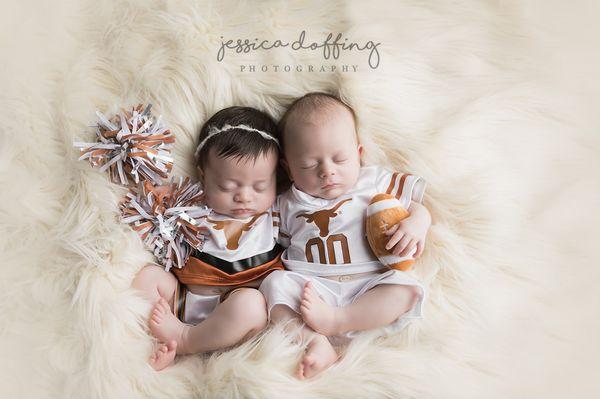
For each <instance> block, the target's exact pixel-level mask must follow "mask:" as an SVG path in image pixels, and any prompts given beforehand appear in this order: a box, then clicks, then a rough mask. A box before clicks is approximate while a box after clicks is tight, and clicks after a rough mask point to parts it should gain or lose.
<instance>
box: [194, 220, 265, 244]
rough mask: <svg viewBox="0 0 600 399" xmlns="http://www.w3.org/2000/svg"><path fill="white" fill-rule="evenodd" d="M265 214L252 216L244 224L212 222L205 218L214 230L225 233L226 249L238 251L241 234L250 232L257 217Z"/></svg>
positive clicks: (225, 221) (229, 221)
mask: <svg viewBox="0 0 600 399" xmlns="http://www.w3.org/2000/svg"><path fill="white" fill-rule="evenodd" d="M266 214H267V212H263V213H259V214H258V215H254V217H253V218H252V219H250V221H248V222H246V223H244V222H242V221H241V220H212V219H210V218H209V217H208V216H206V217H205V218H206V220H207V221H208V222H209V223H211V224H212V225H213V226H214V229H215V230H223V233H225V237H226V238H227V249H238V247H239V245H240V238H241V237H242V233H243V232H244V231H248V230H250V228H251V227H252V225H253V224H254V222H256V221H257V220H258V218H259V217H261V216H262V215H266Z"/></svg>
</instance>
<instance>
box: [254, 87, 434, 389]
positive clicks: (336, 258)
mask: <svg viewBox="0 0 600 399" xmlns="http://www.w3.org/2000/svg"><path fill="white" fill-rule="evenodd" d="M280 143H281V146H282V150H283V153H284V160H283V161H282V163H283V165H284V167H285V168H286V170H287V171H288V174H289V176H290V179H291V180H292V181H293V185H292V187H291V188H290V189H289V190H288V191H287V192H286V193H284V194H282V195H281V196H280V197H279V198H278V201H277V202H278V205H279V211H280V214H281V226H280V235H281V236H282V237H283V239H282V240H281V242H282V244H283V245H284V246H286V247H287V249H286V251H285V252H284V253H283V255H282V261H283V263H284V265H285V267H286V269H287V270H282V271H274V272H273V273H271V274H270V275H269V276H267V277H266V278H265V279H264V281H263V283H262V285H261V287H260V290H261V291H262V292H263V294H264V295H265V298H266V300H267V306H268V310H269V315H270V319H271V320H273V321H286V322H287V321H290V320H298V321H300V319H301V321H302V322H303V326H302V328H301V330H300V331H301V337H299V338H301V340H302V342H308V344H307V348H306V352H305V354H304V355H303V358H302V359H301V361H300V363H299V364H298V367H297V370H296V373H297V376H298V377H299V378H301V379H304V378H310V377H313V376H315V375H318V374H319V373H321V372H322V371H323V370H325V369H326V368H328V367H329V366H330V365H332V364H333V363H335V362H336V361H337V359H338V357H339V356H338V353H337V351H336V350H335V348H334V346H333V345H332V343H331V341H330V338H331V339H334V340H335V339H340V338H344V337H346V338H350V337H353V336H355V334H356V333H357V332H359V331H364V330H372V329H380V330H381V332H382V333H384V334H389V333H393V332H397V331H399V330H401V329H402V328H403V327H404V326H405V325H406V324H407V323H408V322H409V321H410V320H412V319H415V318H420V317H421V307H422V303H423V300H424V296H425V290H424V287H423V285H422V284H421V283H420V282H419V281H418V280H417V279H415V277H413V276H411V275H410V274H409V273H407V272H405V271H404V270H407V269H408V268H410V266H411V265H412V263H414V260H415V259H416V258H418V257H419V256H420V255H421V253H422V251H423V248H424V244H425V238H426V234H427V231H428V229H429V226H430V224H431V216H430V214H429V212H428V211H427V209H426V208H425V207H424V206H423V205H422V204H421V202H422V200H423V193H424V189H425V182H424V181H423V179H421V178H419V177H417V176H413V175H411V174H406V173H405V174H403V173H392V172H389V171H387V170H386V169H384V168H382V167H379V166H368V167H361V162H360V159H361V155H362V151H363V149H362V146H361V145H360V144H358V139H357V133H356V128H355V117H354V112H353V111H352V109H351V108H350V107H349V106H347V105H346V104H345V103H343V102H342V101H341V100H339V99H338V98H336V97H334V96H331V95H328V94H325V93H310V94H307V95H306V96H304V97H302V98H300V99H298V100H296V101H295V102H294V103H293V104H292V105H291V106H290V108H289V109H288V110H287V112H286V113H285V115H284V116H283V118H282V121H281V122H280ZM377 194H381V196H377V197H376V195H377ZM374 197H376V198H382V199H383V201H381V202H379V203H377V204H373V205H372V207H374V208H371V207H369V203H370V202H371V201H372V199H373V198H374ZM394 202H395V203H396V204H397V208H399V209H400V211H401V212H404V216H402V215H400V218H399V219H398V218H396V219H393V218H392V219H389V220H390V221H394V220H395V222H394V223H391V222H390V224H389V225H387V226H385V225H384V226H383V227H382V229H383V231H384V233H383V235H382V237H384V241H385V242H383V243H382V246H381V251H379V252H381V253H378V255H379V259H378V257H377V256H376V255H375V253H374V252H373V250H372V248H371V247H370V246H369V241H368V239H367V236H366V235H367V234H366V230H368V229H366V228H365V225H366V222H368V220H367V219H368V215H367V209H368V208H369V209H374V210H373V212H372V213H373V215H371V216H373V217H380V216H381V215H380V213H381V212H382V211H385V210H386V206H388V205H389V203H394ZM385 204H388V205H385ZM371 216H369V217H371ZM381 220H383V221H385V220H388V219H386V218H385V217H383V218H381ZM379 240H380V241H381V237H379ZM374 241H377V239H375V240H374ZM386 251H387V252H386ZM383 252H386V253H383ZM292 324H293V323H292Z"/></svg>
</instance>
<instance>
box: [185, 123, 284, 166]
mask: <svg viewBox="0 0 600 399" xmlns="http://www.w3.org/2000/svg"><path fill="white" fill-rule="evenodd" d="M232 129H242V130H247V131H249V132H256V133H258V134H260V135H261V136H262V137H263V138H265V139H267V140H273V141H274V142H275V144H277V147H279V140H277V139H276V138H275V137H273V136H271V135H269V134H267V133H265V132H263V131H262V130H258V129H254V128H252V127H250V126H248V125H235V126H231V125H223V127H221V128H216V127H214V126H212V127H211V128H210V130H209V131H208V135H207V136H206V137H205V138H204V140H202V141H201V142H200V144H198V148H196V153H195V154H194V156H195V157H196V159H198V155H199V154H200V150H201V149H202V147H204V145H205V144H206V142H207V141H208V139H210V138H211V137H214V136H216V135H217V134H219V133H222V132H226V131H228V130H232Z"/></svg>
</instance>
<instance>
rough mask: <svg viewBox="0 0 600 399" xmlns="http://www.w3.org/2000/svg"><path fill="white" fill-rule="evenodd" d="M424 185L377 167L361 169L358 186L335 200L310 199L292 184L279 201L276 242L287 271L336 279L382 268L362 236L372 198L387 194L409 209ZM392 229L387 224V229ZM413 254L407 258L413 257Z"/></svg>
mask: <svg viewBox="0 0 600 399" xmlns="http://www.w3.org/2000/svg"><path fill="white" fill-rule="evenodd" d="M425 185H426V183H425V181H424V180H423V179H422V178H420V177H418V176H414V175H411V174H403V173H398V172H390V171H388V170H386V169H384V168H382V167H380V166H366V167H362V168H361V170H360V175H359V178H358V181H357V183H356V185H355V186H354V187H353V188H352V189H351V190H350V191H348V192H347V193H345V194H343V195H341V196H339V197H338V198H335V199H332V200H327V199H323V198H317V197H313V196H311V195H309V194H307V193H304V192H302V191H300V190H298V189H297V188H296V187H295V186H292V187H291V188H290V189H289V190H288V191H287V192H285V193H284V194H282V195H280V196H279V198H278V208H279V211H280V213H281V226H280V242H281V243H282V244H283V246H286V247H287V249H286V251H285V252H284V254H283V255H282V258H281V259H282V261H283V263H284V265H285V266H286V268H288V269H290V270H295V271H299V272H305V273H309V274H314V275H323V276H326V275H339V274H352V273H363V272H368V271H374V270H378V269H381V268H382V265H381V263H379V261H378V260H377V258H376V257H375V255H374V254H373V253H372V251H371V248H370V247H369V243H368V241H367V237H366V230H365V218H366V209H367V206H368V205H369V202H370V201H371V198H372V197H373V196H374V195H375V194H380V193H387V194H391V195H394V196H395V197H396V198H398V199H399V200H400V202H401V203H402V206H403V207H404V208H405V209H408V207H409V206H410V203H411V201H417V202H422V201H423V194H424V192H425ZM390 227H391V226H390ZM415 252H416V249H415V250H413V251H412V253H410V254H409V255H408V256H406V259H412V255H414V253H415Z"/></svg>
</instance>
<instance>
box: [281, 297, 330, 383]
mask: <svg viewBox="0 0 600 399" xmlns="http://www.w3.org/2000/svg"><path fill="white" fill-rule="evenodd" d="M271 319H272V320H273V321H274V322H280V321H283V322H287V321H289V320H295V321H296V322H301V320H300V318H299V317H298V314H297V313H296V312H294V311H293V310H292V309H290V308H289V307H288V306H286V305H275V306H274V307H273V309H272V310H271ZM298 338H299V339H300V340H302V341H303V342H306V341H308V346H307V348H306V352H305V354H304V356H303V357H302V360H301V361H300V363H299V364H298V368H297V370H296V376H297V377H298V378H300V379H305V378H311V377H314V376H316V375H317V374H319V373H321V372H322V371H324V370H326V369H327V368H328V367H329V366H331V365H332V364H333V363H335V361H336V360H337V359H338V358H339V355H338V354H337V352H336V351H335V349H334V348H333V346H331V343H330V342H329V339H327V337H326V336H324V335H321V334H319V333H316V332H315V331H313V330H312V329H311V328H309V327H307V326H306V325H305V324H303V326H302V329H301V330H300V336H299V337H298Z"/></svg>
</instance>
